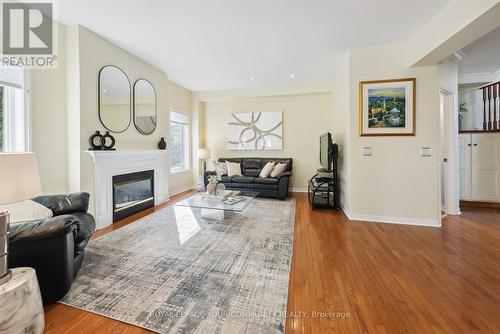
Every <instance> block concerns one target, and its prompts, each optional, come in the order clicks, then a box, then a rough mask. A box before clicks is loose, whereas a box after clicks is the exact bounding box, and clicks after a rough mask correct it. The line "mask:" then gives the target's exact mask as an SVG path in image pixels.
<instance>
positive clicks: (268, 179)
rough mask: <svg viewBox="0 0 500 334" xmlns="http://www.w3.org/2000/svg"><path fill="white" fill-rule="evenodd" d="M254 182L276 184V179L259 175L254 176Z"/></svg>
mask: <svg viewBox="0 0 500 334" xmlns="http://www.w3.org/2000/svg"><path fill="white" fill-rule="evenodd" d="M255 183H260V184H278V179H273V178H270V177H266V178H262V177H259V178H255Z"/></svg>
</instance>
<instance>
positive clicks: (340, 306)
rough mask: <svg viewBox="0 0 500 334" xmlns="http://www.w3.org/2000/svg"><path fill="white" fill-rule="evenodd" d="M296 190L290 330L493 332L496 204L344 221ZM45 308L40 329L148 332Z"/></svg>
mask: <svg viewBox="0 0 500 334" xmlns="http://www.w3.org/2000/svg"><path fill="white" fill-rule="evenodd" d="M187 195H188V194H186V193H184V194H182V195H178V196H176V197H174V198H173V199H172V201H171V202H170V203H168V204H166V205H170V204H171V203H172V202H174V201H176V200H179V199H180V198H182V197H185V196H187ZM294 196H295V198H296V199H297V208H296V209H297V210H296V225H295V240H294V253H293V260H292V269H291V275H290V286H289V296H288V311H289V312H290V316H289V317H288V318H287V321H286V332H287V333H498V332H500V316H499V315H500V210H498V209H496V208H475V207H468V208H465V209H464V210H463V213H462V215H461V216H460V217H457V216H447V217H446V218H445V221H444V222H443V227H442V228H429V227H412V226H402V225H391V224H377V223H366V222H355V221H349V220H348V219H347V218H346V217H345V215H344V214H343V213H342V212H334V211H326V210H311V209H310V207H309V204H308V202H307V198H306V196H305V194H294ZM157 209H158V208H157ZM157 209H156V210H157ZM154 210H155V209H151V210H150V211H149V213H151V212H153V211H154ZM143 215H144V214H142V213H141V214H139V215H137V216H135V217H130V218H129V219H126V220H123V221H121V222H120V223H118V224H114V226H113V227H112V228H109V229H107V230H105V231H104V230H103V231H99V233H96V237H97V236H100V235H102V234H105V233H109V232H110V231H111V230H113V229H116V228H119V227H121V226H124V225H126V224H128V223H131V222H133V221H134V220H136V219H138V218H139V217H140V216H143ZM45 311H46V333H148V332H149V331H146V330H144V329H141V328H138V327H135V326H131V325H127V324H124V323H121V322H119V321H115V320H112V319H108V318H105V317H102V316H99V315H95V314H92V313H89V312H85V311H81V310H78V309H75V308H72V307H69V306H65V305H62V304H56V305H52V306H49V307H47V308H46V310H45ZM314 312H316V314H315V313H314Z"/></svg>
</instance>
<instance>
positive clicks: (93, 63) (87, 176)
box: [68, 26, 170, 212]
mask: <svg viewBox="0 0 500 334" xmlns="http://www.w3.org/2000/svg"><path fill="white" fill-rule="evenodd" d="M75 29H77V31H76V32H75V35H73V36H72V37H74V38H77V42H75V41H72V42H73V43H70V44H68V47H71V48H77V50H71V52H73V53H78V58H79V64H78V69H77V71H78V72H79V73H72V75H73V76H74V77H75V78H74V79H73V80H77V81H78V83H79V84H78V85H76V84H74V83H72V82H68V90H69V91H70V93H69V94H68V98H71V99H72V100H71V101H70V103H72V104H73V105H72V107H73V108H75V109H77V111H76V112H75V114H77V112H78V111H79V114H80V115H79V122H80V127H79V133H76V134H73V133H68V138H70V140H69V141H68V142H69V143H70V145H71V144H73V146H70V147H69V151H70V152H73V154H76V153H75V152H79V157H76V156H75V159H77V158H79V161H80V163H79V164H75V168H78V167H79V168H80V173H79V178H80V189H81V191H87V192H89V193H90V194H91V196H92V198H94V196H93V194H94V167H93V163H92V160H91V159H90V157H89V156H88V155H87V154H86V153H84V151H85V150H87V149H88V148H89V137H90V136H91V135H92V134H93V133H94V132H95V130H100V131H101V133H103V132H104V131H105V128H104V127H103V126H102V124H101V122H100V121H99V117H98V108H97V105H98V102H97V82H98V72H99V70H100V69H101V68H102V67H103V66H105V65H108V64H113V65H115V66H118V67H119V68H121V69H122V70H123V71H124V72H125V73H126V74H127V76H128V78H129V80H130V83H131V84H132V85H133V83H134V82H135V81H136V80H137V79H139V78H144V79H147V80H148V81H150V82H151V83H152V84H153V86H154V87H155V90H156V92H157V103H158V125H157V128H156V130H155V132H154V133H153V134H151V135H148V136H144V135H142V134H140V133H139V132H138V131H137V130H136V129H135V127H134V125H133V122H132V123H131V125H130V127H129V128H128V129H127V130H126V131H125V132H123V133H113V136H114V137H115V139H116V149H157V148H158V146H157V145H158V142H159V141H160V138H161V137H165V139H166V140H167V143H169V140H168V139H169V138H170V136H169V133H170V125H169V119H170V116H169V104H168V101H167V91H168V78H167V75H166V74H165V73H163V72H162V71H160V70H158V69H156V68H154V67H152V66H151V65H149V64H148V63H146V62H145V61H143V60H142V59H140V58H138V57H136V56H134V55H132V54H130V53H128V52H127V51H125V50H123V49H121V48H119V47H118V46H116V45H114V44H113V43H111V42H109V41H107V40H105V39H104V38H102V37H100V36H98V35H96V34H94V33H93V32H91V31H90V30H88V29H86V28H84V27H81V26H78V27H76V28H75ZM70 85H72V86H71V88H70ZM75 121H76V120H75ZM77 136H79V138H78V140H77V138H76V137H77ZM168 145H169V144H168ZM167 172H168V171H167ZM70 175H72V176H75V177H76V176H77V175H78V173H76V172H74V171H70ZM70 182H71V181H70ZM74 183H75V184H78V181H74ZM165 187H168V181H167V180H166V183H165ZM90 210H91V212H93V210H94V202H93V201H91V208H90Z"/></svg>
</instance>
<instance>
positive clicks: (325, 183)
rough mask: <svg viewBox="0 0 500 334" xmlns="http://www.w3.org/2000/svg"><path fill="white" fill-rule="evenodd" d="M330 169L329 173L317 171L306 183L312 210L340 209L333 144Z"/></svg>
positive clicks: (336, 149) (337, 172)
mask: <svg viewBox="0 0 500 334" xmlns="http://www.w3.org/2000/svg"><path fill="white" fill-rule="evenodd" d="M333 145H334V149H333V154H332V157H333V161H332V168H331V170H329V171H326V170H322V169H318V173H316V174H315V175H314V176H313V177H312V178H311V179H310V180H309V182H308V185H307V195H308V197H309V202H310V203H311V206H312V208H313V209H316V208H328V209H335V210H339V209H340V180H339V171H338V164H337V160H338V148H337V147H336V146H337V144H333Z"/></svg>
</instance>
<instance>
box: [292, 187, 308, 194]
mask: <svg viewBox="0 0 500 334" xmlns="http://www.w3.org/2000/svg"><path fill="white" fill-rule="evenodd" d="M290 191H291V192H292V193H306V192H307V188H290Z"/></svg>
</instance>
